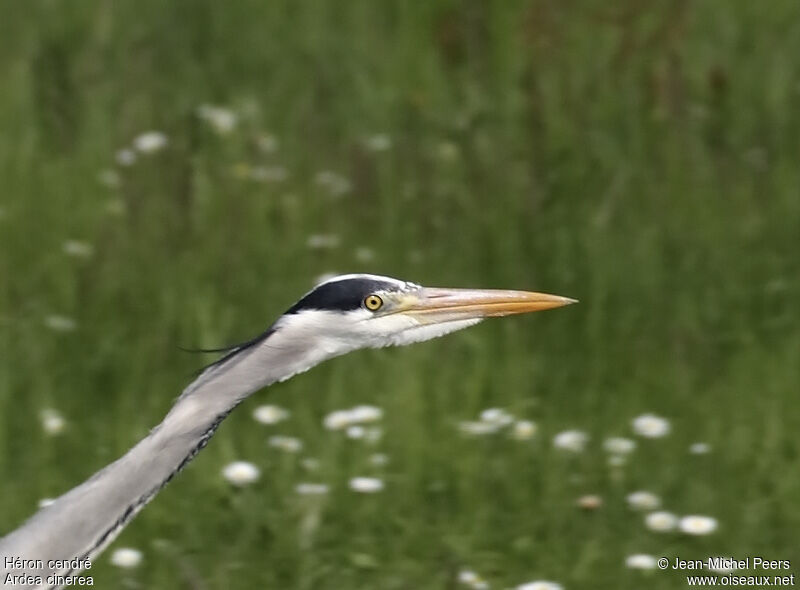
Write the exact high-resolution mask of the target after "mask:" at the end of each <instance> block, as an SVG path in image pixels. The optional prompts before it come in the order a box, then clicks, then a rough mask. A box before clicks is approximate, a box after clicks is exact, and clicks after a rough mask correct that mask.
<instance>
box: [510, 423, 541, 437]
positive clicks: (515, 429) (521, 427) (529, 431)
mask: <svg viewBox="0 0 800 590" xmlns="http://www.w3.org/2000/svg"><path fill="white" fill-rule="evenodd" d="M537 429H538V427H537V426H536V422H532V421H531V420H517V421H516V422H514V425H513V426H512V427H511V438H514V439H516V440H529V439H531V438H533V436H534V435H535V434H536V430H537Z"/></svg>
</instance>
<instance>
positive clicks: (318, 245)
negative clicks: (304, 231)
mask: <svg viewBox="0 0 800 590" xmlns="http://www.w3.org/2000/svg"><path fill="white" fill-rule="evenodd" d="M339 242H340V240H339V236H337V235H336V234H312V235H310V236H308V239H307V240H306V246H308V247H309V248H311V249H312V250H327V249H331V248H336V247H337V246H339Z"/></svg>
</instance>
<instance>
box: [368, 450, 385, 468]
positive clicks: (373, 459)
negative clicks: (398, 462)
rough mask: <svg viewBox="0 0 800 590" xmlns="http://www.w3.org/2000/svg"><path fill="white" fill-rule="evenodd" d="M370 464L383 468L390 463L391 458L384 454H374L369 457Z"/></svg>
mask: <svg viewBox="0 0 800 590" xmlns="http://www.w3.org/2000/svg"><path fill="white" fill-rule="evenodd" d="M369 462H370V463H372V464H373V465H375V466H376V467H383V466H384V465H386V464H387V463H389V456H388V455H386V454H384V453H373V454H372V455H370V457H369Z"/></svg>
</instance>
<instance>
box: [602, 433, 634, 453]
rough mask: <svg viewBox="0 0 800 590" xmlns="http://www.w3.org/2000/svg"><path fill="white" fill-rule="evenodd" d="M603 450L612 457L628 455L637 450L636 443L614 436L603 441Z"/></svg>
mask: <svg viewBox="0 0 800 590" xmlns="http://www.w3.org/2000/svg"><path fill="white" fill-rule="evenodd" d="M603 448H604V449H605V450H606V451H607V452H609V453H611V454H612V455H627V454H629V453H632V452H633V450H634V449H635V448H636V441H635V440H631V439H629V438H623V437H621V436H612V437H609V438H607V439H606V440H605V441H603Z"/></svg>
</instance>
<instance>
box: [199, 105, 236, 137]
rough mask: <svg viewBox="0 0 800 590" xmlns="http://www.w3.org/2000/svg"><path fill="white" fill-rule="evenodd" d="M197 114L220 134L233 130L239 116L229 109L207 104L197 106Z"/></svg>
mask: <svg viewBox="0 0 800 590" xmlns="http://www.w3.org/2000/svg"><path fill="white" fill-rule="evenodd" d="M197 116H198V117H200V118H201V119H203V120H204V121H206V122H207V123H208V124H209V125H211V127H212V128H213V129H214V131H216V132H217V133H219V134H220V135H226V134H228V133H230V132H231V131H233V129H234V128H235V127H236V124H237V123H238V121H239V117H238V116H237V115H236V113H234V112H233V111H231V110H230V109H226V108H224V107H217V106H214V105H208V104H204V105H200V106H199V107H197Z"/></svg>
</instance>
